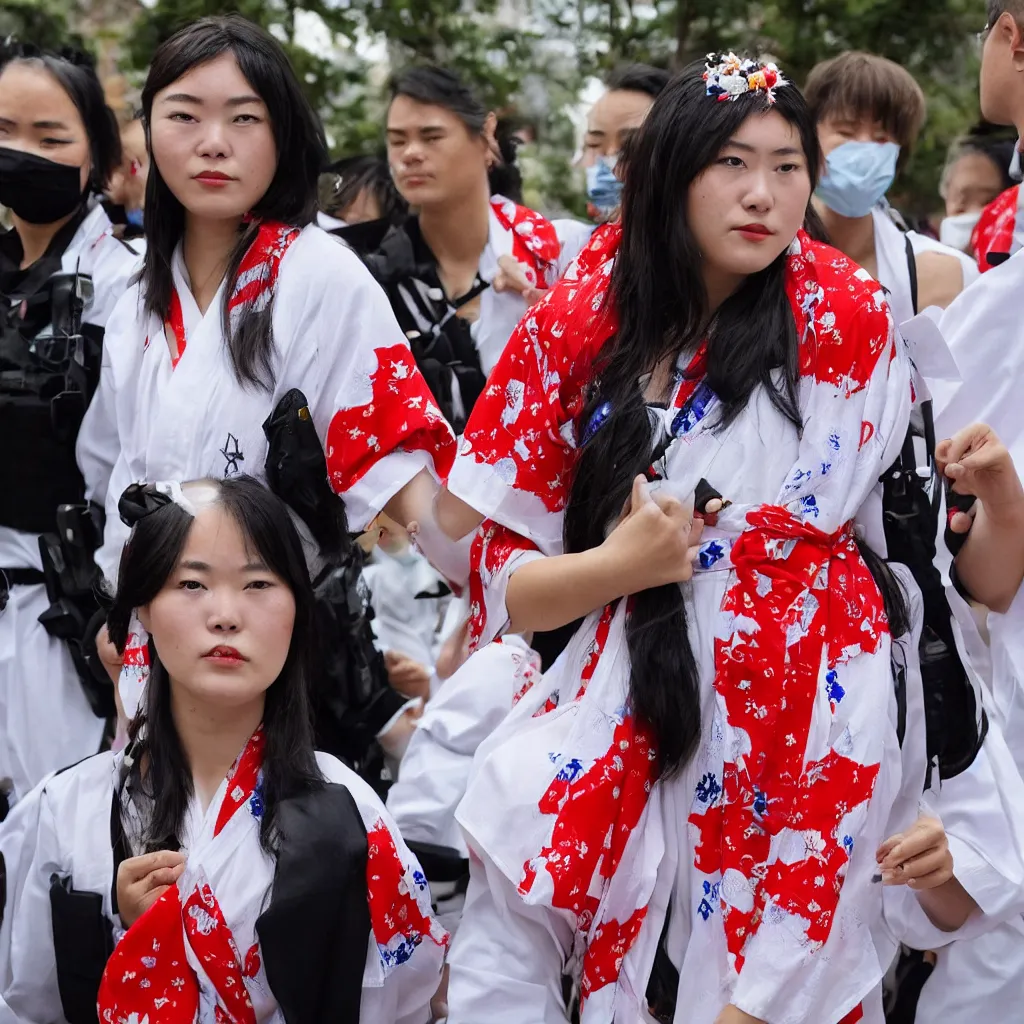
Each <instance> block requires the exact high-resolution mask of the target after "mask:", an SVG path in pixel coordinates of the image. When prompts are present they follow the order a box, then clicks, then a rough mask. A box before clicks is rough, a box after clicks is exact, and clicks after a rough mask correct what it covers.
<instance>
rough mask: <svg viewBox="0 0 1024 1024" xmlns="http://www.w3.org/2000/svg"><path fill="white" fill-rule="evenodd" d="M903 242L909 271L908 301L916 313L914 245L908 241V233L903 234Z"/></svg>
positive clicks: (915, 259)
mask: <svg viewBox="0 0 1024 1024" xmlns="http://www.w3.org/2000/svg"><path fill="white" fill-rule="evenodd" d="M903 242H904V245H905V247H906V250H907V270H909V271H910V303H911V305H912V306H913V307H914V313H915V314H916V313H917V257H916V256H915V255H914V246H913V244H912V243H911V241H910V235H909V234H906V235H904V236H903Z"/></svg>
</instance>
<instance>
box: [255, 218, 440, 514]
mask: <svg viewBox="0 0 1024 1024" xmlns="http://www.w3.org/2000/svg"><path fill="white" fill-rule="evenodd" d="M293 250H294V252H289V253H288V254H287V256H286V257H285V261H283V262H282V266H281V276H282V284H281V287H280V290H279V294H278V296H277V298H276V300H275V301H276V303H277V307H276V309H275V316H274V323H275V332H276V331H277V329H278V324H281V330H282V331H284V330H287V333H288V335H289V338H290V342H289V346H290V347H289V353H288V358H287V365H286V369H285V373H284V375H283V378H282V379H283V381H284V382H287V383H288V386H304V387H305V388H309V390H308V391H305V393H306V397H307V398H308V399H309V400H310V411H311V412H312V415H313V420H314V423H315V425H316V428H317V433H318V434H319V435H320V437H321V439H322V440H323V442H324V450H325V453H326V456H327V470H328V476H329V479H330V483H331V486H332V487H333V489H334V490H335V492H336V493H337V494H339V495H341V497H342V498H343V499H344V501H345V509H346V512H347V514H348V520H349V526H350V527H351V529H353V530H362V529H365V528H366V526H367V525H368V524H369V523H370V521H371V520H372V519H373V517H374V516H375V515H376V514H377V513H378V512H380V510H381V509H382V508H383V507H384V506H385V505H386V504H387V502H388V501H389V500H390V499H391V498H392V497H393V496H394V495H395V494H397V493H398V491H400V490H401V489H402V488H403V487H404V486H405V485H406V484H407V483H408V482H409V481H410V480H411V479H412V478H413V477H414V476H416V475H417V474H418V473H419V472H420V471H421V470H428V471H429V472H431V473H432V474H433V475H434V477H435V478H437V479H438V480H441V479H443V478H444V477H445V476H446V475H447V473H448V470H449V468H450V467H451V462H452V459H453V458H454V455H455V437H454V435H453V434H452V431H451V428H450V427H449V426H448V423H447V421H446V420H445V419H444V417H443V416H442V415H441V411H440V410H439V409H438V408H437V406H436V404H435V403H434V399H433V396H432V395H431V393H430V389H429V388H428V387H427V383H426V381H425V380H424V379H423V375H422V374H421V373H420V371H419V368H418V367H417V366H416V361H415V359H414V358H413V355H412V350H411V349H410V348H409V342H408V341H407V339H406V338H405V336H404V335H403V334H402V330H401V328H400V327H399V326H398V321H397V320H396V319H395V315H394V313H393V312H392V311H391V306H390V305H389V304H388V300H387V297H386V296H385V294H384V292H383V291H382V290H381V288H380V287H379V286H378V285H377V283H376V282H375V281H374V280H373V278H372V277H371V276H370V273H369V271H368V270H367V269H366V268H365V267H364V266H363V265H362V263H360V262H359V259H358V257H356V255H355V254H354V253H353V252H352V251H351V250H350V249H348V248H346V247H345V246H344V245H343V244H342V243H341V242H340V241H339V240H338V239H334V238H332V237H331V236H329V235H327V234H325V233H324V232H322V231H319V230H318V229H315V228H312V229H307V231H306V232H304V233H303V236H302V237H301V238H300V239H299V241H297V242H296V243H295V245H294V246H293ZM286 268H287V271H288V272H287V274H286V273H285V270H286ZM310 359H312V360H313V362H312V364H310V362H309V360H310ZM292 381H295V382H296V383H291V382H292ZM311 381H312V382H316V385H318V386H316V387H315V391H314V390H313V387H314V385H312V384H311V383H310V382H311Z"/></svg>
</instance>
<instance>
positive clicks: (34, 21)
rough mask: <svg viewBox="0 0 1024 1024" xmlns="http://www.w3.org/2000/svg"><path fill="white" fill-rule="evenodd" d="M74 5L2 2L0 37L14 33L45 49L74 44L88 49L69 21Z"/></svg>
mask: <svg viewBox="0 0 1024 1024" xmlns="http://www.w3.org/2000/svg"><path fill="white" fill-rule="evenodd" d="M71 7H72V5H71V4H70V3H68V2H61V0H4V2H3V4H2V5H0V39H6V38H7V37H8V36H13V37H14V38H16V39H19V40H21V41H22V42H26V43H34V44H35V45H36V46H39V47H41V48H42V49H45V50H59V49H60V48H61V47H64V46H73V47H75V48H76V49H79V50H83V51H84V50H86V49H88V48H87V46H86V44H85V40H84V39H83V38H82V37H81V36H80V35H79V34H78V33H76V32H74V31H73V30H72V28H71V26H70V24H69V14H70V13H72V12H71Z"/></svg>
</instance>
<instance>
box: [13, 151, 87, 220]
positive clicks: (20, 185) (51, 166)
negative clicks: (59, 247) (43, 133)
mask: <svg viewBox="0 0 1024 1024" xmlns="http://www.w3.org/2000/svg"><path fill="white" fill-rule="evenodd" d="M81 173H82V172H81V168H79V167H70V166H68V165H67V164H58V163H55V162H54V161H53V160H47V159H46V158H45V157H41V156H36V155H35V154H33V153H22V152H20V151H19V150H16V149H7V148H5V147H3V146H0V204H2V205H4V206H7V207H9V208H10V209H11V210H13V211H14V212H15V213H16V214H17V215H18V216H19V217H20V218H21V219H22V220H24V221H28V223H29V224H53V223H54V222H55V221H58V220H63V219H64V218H65V217H67V216H69V215H70V214H72V213H74V212H75V210H76V209H78V205H79V203H81V201H82V197H83V195H84V193H83V190H82V185H81Z"/></svg>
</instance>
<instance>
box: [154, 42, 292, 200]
mask: <svg viewBox="0 0 1024 1024" xmlns="http://www.w3.org/2000/svg"><path fill="white" fill-rule="evenodd" d="M150 140H151V145H152V150H153V161H154V163H155V164H156V166H157V168H158V169H159V171H160V176H161V177H162V178H163V180H164V181H165V182H166V184H167V187H168V188H169V189H170V190H171V192H173V193H174V195H175V197H176V198H177V200H178V202H180V203H181V205H182V206H184V207H185V209H186V210H187V211H188V213H190V214H191V215H192V216H193V217H200V218H203V219H211V220H233V219H237V218H239V217H242V216H243V215H245V214H246V213H248V212H249V211H250V210H251V209H252V208H253V207H254V206H256V205H257V204H258V203H259V201H260V200H261V199H262V198H263V196H264V195H265V194H266V191H267V189H268V188H269V187H270V183H271V182H272V181H273V180H274V174H275V172H276V170H277V146H276V145H275V143H274V133H273V130H272V127H271V124H270V117H269V115H268V113H267V108H266V104H264V102H263V100H262V99H261V98H260V97H259V96H257V95H256V91H255V90H254V89H253V87H252V86H251V85H250V84H249V82H248V81H247V80H246V78H245V76H244V75H243V74H242V71H241V69H240V68H239V66H238V62H237V61H236V60H235V57H234V54H232V53H224V54H221V56H219V57H217V58H216V59H214V60H211V61H209V62H208V63H206V64H200V65H198V66H196V67H194V68H192V70H191V71H189V72H188V73H187V74H184V75H182V76H181V78H179V79H178V80H177V81H176V82H173V83H172V84H171V85H169V86H168V87H167V88H166V89H161V90H160V92H158V93H157V94H156V96H155V97H154V98H153V110H152V114H151V128H150Z"/></svg>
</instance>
